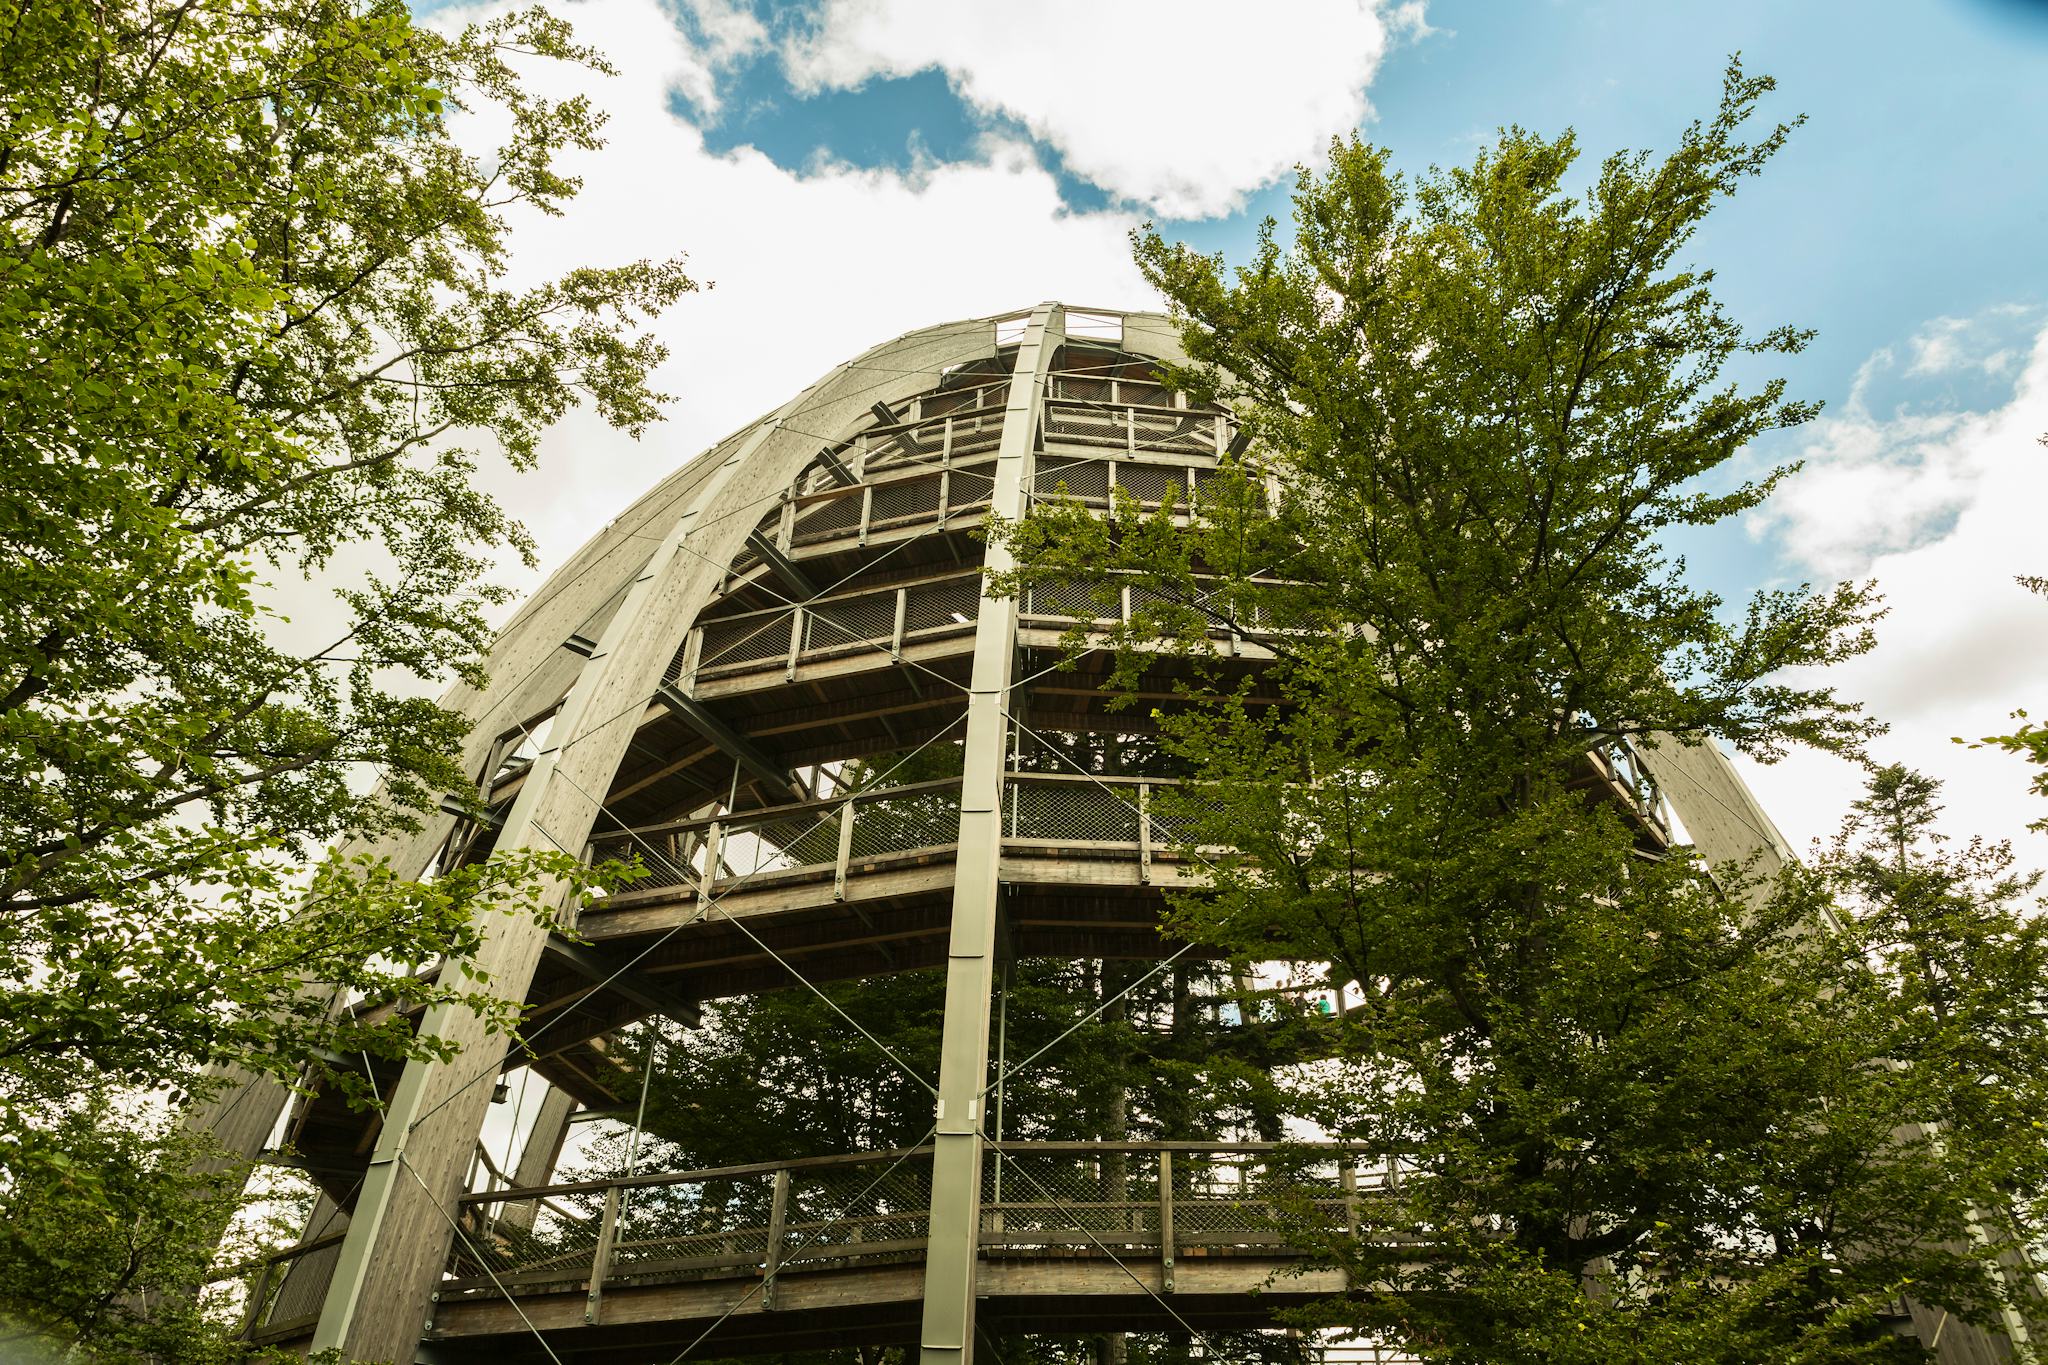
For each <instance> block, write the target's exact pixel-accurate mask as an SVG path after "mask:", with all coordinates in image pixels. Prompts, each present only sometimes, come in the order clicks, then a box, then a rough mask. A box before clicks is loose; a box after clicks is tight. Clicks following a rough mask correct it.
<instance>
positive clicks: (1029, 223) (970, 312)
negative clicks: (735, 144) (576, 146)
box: [445, 0, 1158, 589]
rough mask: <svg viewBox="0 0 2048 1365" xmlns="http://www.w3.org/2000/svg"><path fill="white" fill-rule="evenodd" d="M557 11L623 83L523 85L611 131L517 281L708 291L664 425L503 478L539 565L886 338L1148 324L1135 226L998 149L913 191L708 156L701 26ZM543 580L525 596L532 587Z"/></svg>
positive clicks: (673, 370) (571, 444) (646, 0)
mask: <svg viewBox="0 0 2048 1365" xmlns="http://www.w3.org/2000/svg"><path fill="white" fill-rule="evenodd" d="M700 8H706V7H705V6H703V4H702V0H700ZM565 12H566V14H567V17H568V18H569V19H570V21H571V22H572V23H573V24H574V25H575V28H576V33H577V36H578V38H579V39H580V40H581V41H583V42H586V43H589V44H591V45H593V46H595V47H597V48H598V49H599V50H601V51H602V52H604V53H605V54H606V55H607V56H609V57H610V58H611V60H612V61H613V62H614V63H615V64H616V65H617V66H618V68H619V75H618V76H616V77H614V78H610V79H605V78H599V77H593V76H589V75H588V74H587V73H578V72H567V71H563V70H561V69H559V68H556V67H553V66H552V65H550V66H546V67H541V66H535V67H534V68H532V69H531V71H530V77H529V78H530V80H531V81H532V83H533V84H534V86H535V87H536V88H537V89H541V90H543V91H545V92H547V93H549V94H554V95H559V94H563V93H567V92H568V91H569V90H571V89H582V90H587V91H588V92H589V93H590V95H591V97H592V99H593V101H594V102H595V103H596V104H597V105H598V106H599V107H600V108H603V109H605V110H607V111H609V113H610V115H611V121H610V123H609V124H608V125H607V127H606V135H607V137H608V138H609V143H608V145H607V146H606V147H605V148H604V149H603V150H602V151H600V152H597V153H594V154H590V155H585V156H577V157H574V158H571V159H569V160H568V161H567V162H565V165H564V169H565V170H567V171H568V172H569V173H571V174H575V175H578V176H580V177H582V180H583V192H582V193H581V194H580V195H579V196H578V197H577V198H576V200H575V201H574V202H573V203H572V204H571V205H570V206H569V210H568V212H567V213H566V214H565V215H564V216H562V217H560V218H546V217H541V216H538V215H531V216H524V217H521V218H520V219H518V220H517V221H516V222H515V223H514V224H513V239H512V240H513V244H514V257H513V270H514V272H515V275H516V276H517V277H518V278H519V279H521V280H538V279H541V278H545V277H548V276H551V275H553V274H557V273H559V272H561V271H562V270H564V269H567V268H569V267H572V266H576V265H585V264H592V265H604V264H615V263H619V262H623V261H628V260H633V259H636V258H641V257H667V256H670V255H673V254H675V253H677V252H684V253H687V255H688V267H689V270H690V272H691V274H692V275H693V276H695V277H696V278H698V279H699V280H708V281H715V283H716V287H715V288H713V289H711V290H710V291H708V292H706V293H700V294H695V295H688V296H685V297H684V298H683V299H682V300H681V301H680V302H678V303H677V304H676V305H675V307H674V308H673V309H671V310H670V312H669V314H668V316H666V317H665V318H663V319H662V320H661V321H660V322H659V323H658V324H657V331H658V333H659V335H660V336H661V337H662V339H663V340H665V341H666V342H667V344H668V345H669V347H670V348H671V351H672V355H671V358H670V360H669V361H668V363H667V364H666V365H664V366H663V367H662V369H661V371H660V373H658V374H657V376H656V384H657V387H659V388H662V389H664V390H666V391H668V392H670V393H673V394H675V395H677V401H676V402H675V403H673V404H672V405H671V406H670V408H669V410H668V420H667V421H665V422H663V423H660V424H658V425H657V426H655V427H653V428H652V429H650V431H649V432H648V433H647V435H646V437H645V438H644V439H643V440H642V441H641V442H639V443H637V444H636V443H635V442H633V441H632V440H630V439H628V438H627V437H624V436H622V435H620V434H618V433H617V432H614V431H612V430H611V429H609V428H608V427H606V426H605V425H604V424H603V423H602V422H600V421H599V420H598V419H597V418H596V417H594V416H593V415H591V414H589V413H586V412H579V413H577V414H574V415H572V416H571V417H570V418H569V419H568V420H566V421H564V422H563V423H561V424H560V425H559V426H558V427H557V428H556V429H554V430H553V431H551V432H550V433H549V434H548V436H547V437H546V438H545V440H544V441H543V444H542V450H541V459H540V468H539V470H538V471H536V472H535V473H532V474H528V475H524V476H518V477H509V478H502V479H494V480H493V481H492V483H493V487H494V491H496V492H497V493H498V494H499V495H500V496H501V497H502V498H504V499H505V500H506V502H507V503H508V505H510V506H511V507H512V509H513V511H514V512H515V513H516V514H517V515H519V516H520V517H521V518H522V519H523V520H525V521H526V522H527V524H528V526H529V527H530V528H531V529H532V530H533V531H534V533H535V536H536V538H537V539H538V541H539V543H540V549H541V557H542V560H543V564H544V567H547V568H552V567H553V566H554V565H556V564H559V563H561V562H562V561H563V560H564V559H566V558H567V557H568V555H569V554H570V553H571V552H573V551H574V550H575V549H576V547H577V546H578V545H580V544H581V543H582V542H583V541H584V540H585V539H586V538H588V537H589V536H590V535H591V534H592V533H594V532H595V531H596V530H597V529H598V528H600V527H602V526H603V525H604V524H605V523H606V522H608V521H609V520H611V518H612V517H614V516H616V515H617V514H618V513H619V511H620V510H622V509H623V508H624V507H625V506H626V505H627V504H628V503H629V502H630V501H631V500H632V499H633V498H634V497H636V496H638V495H639V494H640V493H641V492H642V491H644V490H645V489H646V488H648V487H649V486H651V485H652V484H653V483H655V482H656V481H657V480H658V479H660V478H661V477H662V476H663V475H665V474H666V473H668V472H669V471H670V470H672V469H674V468H675V467H676V466H677V465H679V464H681V463H682V462H683V461H684V460H686V459H688V458H689V457H690V456H692V455H695V454H696V453H697V452H698V451H700V450H703V449H704V448H706V447H707V446H709V445H710V444H711V443H712V442H714V441H715V440H717V439H718V438H720V437H722V436H723V435H725V434H726V433H727V432H729V431H731V430H733V429H735V428H737V427H739V426H740V425H742V424H744V423H745V422H747V421H750V420H751V419H753V418H754V417H756V416H758V415H759V414H761V413H762V412H764V411H766V410H768V409H770V408H772V407H774V406H776V405H777V404H779V403H781V402H783V401H784V400H786V399H788V398H789V397H790V396H791V395H792V394H794V393H796V392H797V391H798V390H799V389H801V388H802V387H803V386H804V385H805V384H808V383H809V382H811V381H812V380H813V379H815V378H817V377H818V376H819V375H820V374H822V373H823V372H824V371H825V370H827V369H829V368H830V367H831V366H833V365H835V364H837V363H839V362H840V361H843V360H846V359H848V358H850V357H851V356H854V355H856V354H858V353H859V352H860V351H862V350H864V349H866V348H867V347H869V346H871V345H873V344H875V343H876V342H879V341H884V340H887V339H888V338H890V337H892V336H896V335H899V334H900V333H902V332H905V331H908V330H910V329H912V328H916V327H924V326H929V325H932V324H935V323H940V322H947V321H951V320H953V319H956V318H963V317H973V316H978V315H982V314H988V313H998V312H1003V311H1006V310H1010V309H1016V308H1028V307H1030V306H1032V305H1033V304H1036V303H1038V302H1040V301H1041V300H1044V299H1051V298H1062V299H1068V300H1073V301H1078V302H1086V303H1095V304H1101V305H1104V306H1125V307H1132V308H1144V307H1156V306H1157V302H1158V301H1157V298H1156V296H1154V295H1153V294H1152V293H1151V291H1150V290H1149V289H1148V288H1147V286H1146V285H1145V284H1144V282H1143V281H1142V280H1141V279H1140V278H1139V276H1138V273H1137V270H1136V268H1135V266H1134V265H1133V264H1132V262H1131V257H1130V246H1129V243H1128V241H1127V239H1126V237H1127V234H1128V232H1129V230H1130V228H1131V227H1132V226H1133V223H1134V219H1133V218H1132V217H1131V216H1130V215H1128V214H1122V213H1073V212H1070V211H1068V210H1067V208H1066V207H1065V206H1064V205H1063V204H1062V202H1061V200H1060V196H1059V191H1058V187H1057V185H1056V184H1055V183H1054V180H1053V178H1052V176H1051V175H1050V174H1048V173H1047V171H1046V170H1045V169H1044V167H1043V166H1042V165H1041V164H1040V163H1039V161H1038V159H1037V157H1036V156H1035V154H1034V153H1033V152H1032V151H1031V150H1030V149H1029V148H1027V147H1024V146H1022V145H1020V144H1018V143H1015V142H1006V141H1001V140H991V141H989V142H988V143H986V144H985V145H984V146H983V147H982V148H981V149H980V156H979V158H978V159H977V160H974V161H971V162H963V163H955V164H946V165H930V164H927V165H923V166H920V167H918V168H916V169H915V170H914V171H913V172H912V173H909V174H901V173H897V172H894V171H871V170H858V169H854V168H850V167H846V166H843V165H833V164H822V165H814V166H812V167H809V168H807V169H806V170H805V171H803V172H802V173H797V172H792V171H788V170H785V169H782V168H780V167H777V166H776V165H774V164H773V163H772V162H770V161H769V160H768V159H767V158H766V157H765V156H763V155H761V154H760V153H759V152H756V151H755V150H753V149H752V148H746V147H743V148H740V149H738V150H736V151H734V152H732V153H730V154H728V155H714V154H712V153H710V152H708V151H706V150H705V145H704V139H703V136H702V135H701V133H700V132H699V130H698V128H697V127H695V126H693V125H692V124H691V123H690V122H689V121H688V120H687V119H685V118H683V117H679V116H678V115H677V114H676V113H675V112H674V110H673V109H672V107H671V100H670V96H671V94H672V92H674V91H675V90H676V89H678V88H681V87H683V86H685V85H687V83H688V82H689V81H691V80H693V79H697V78H698V76H699V74H700V73H702V72H703V71H705V70H707V69H708V68H709V67H710V65H711V64H713V62H714V61H715V53H713V52H712V51H711V48H712V46H713V44H712V42H711V40H709V39H707V38H705V37H703V36H702V35H701V34H694V33H693V32H692V31H691V30H692V29H693V28H696V27H698V26H694V25H691V26H679V25H678V24H677V23H676V22H675V16H674V14H673V12H672V11H671V10H670V9H669V8H668V7H667V6H666V5H665V4H664V3H663V0H593V2H592V3H583V4H574V5H569V6H566V7H565ZM467 17H471V16H469V15H465V14H461V13H457V14H453V15H449V16H447V17H446V20H445V21H446V22H449V23H460V22H462V21H463V20H464V19H465V18H467ZM737 41H744V39H741V40H737ZM495 131H497V130H495V129H493V128H492V127H490V126H488V125H487V123H486V122H485V121H484V120H483V119H482V118H481V117H480V116H479V117H476V118H474V119H473V120H472V122H471V123H470V124H469V125H468V126H467V127H465V128H463V129H461V130H460V132H459V135H461V136H462V137H463V138H464V139H465V140H466V141H467V142H469V143H470V144H471V145H472V146H475V147H477V148H478V149H482V148H484V147H486V146H488V145H489V144H490V140H491V138H492V136H493V134H494V132H495ZM533 581H534V580H533V579H532V578H531V577H530V576H526V575H520V576H519V578H518V583H519V586H520V587H521V588H522V589H524V588H526V587H530V586H532V585H533Z"/></svg>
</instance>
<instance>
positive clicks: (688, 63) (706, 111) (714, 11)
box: [671, 0, 768, 118]
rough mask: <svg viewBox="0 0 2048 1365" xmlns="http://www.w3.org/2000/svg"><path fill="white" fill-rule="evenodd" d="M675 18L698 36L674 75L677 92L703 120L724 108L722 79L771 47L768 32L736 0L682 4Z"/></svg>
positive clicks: (684, 0) (697, 0) (681, 1)
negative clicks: (755, 54) (751, 57)
mask: <svg viewBox="0 0 2048 1365" xmlns="http://www.w3.org/2000/svg"><path fill="white" fill-rule="evenodd" d="M676 18H678V19H681V20H684V21H686V22H687V23H688V24H689V26H690V29H691V30H692V31H693V32H694V33H695V34H696V35H697V42H696V43H694V44H690V45H689V46H688V51H687V52H686V53H685V54H684V55H683V56H682V58H681V60H680V61H679V62H678V63H677V65H676V67H675V69H674V70H673V72H672V73H671V79H672V80H673V82H674V84H675V87H676V89H677V90H679V91H681V93H682V95H683V97H684V98H685V99H687V100H689V101H690V105H691V107H692V108H693V109H695V110H696V111H697V113H698V114H699V115H700V116H701V117H704V118H712V117H715V116H716V115H717V113H718V111H719V110H720V108H721V107H722V105H723V102H722V101H721V100H720V99H719V96H718V81H719V77H720V76H722V75H724V74H725V73H726V72H727V71H729V70H731V69H732V68H733V67H734V66H735V65H737V64H738V63H739V62H740V61H741V60H743V59H744V58H747V57H750V56H752V55H753V54H754V53H756V52H759V51H761V50H762V49H763V48H765V47H766V46H767V45H768V29H767V26H766V25H764V24H763V23H762V22H761V21H760V20H759V19H758V18H756V17H755V16H754V12H753V11H752V10H750V9H748V8H747V7H746V6H745V5H744V4H740V3H738V2H737V0H679V3H678V5H677V9H676Z"/></svg>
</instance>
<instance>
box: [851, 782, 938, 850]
mask: <svg viewBox="0 0 2048 1365" xmlns="http://www.w3.org/2000/svg"><path fill="white" fill-rule="evenodd" d="M835 833H836V831H835ZM959 837H960V789H959V788H958V787H951V788H942V789H939V790H935V791H920V792H913V793H906V794H904V795H901V796H890V795H887V794H886V793H884V794H880V795H872V796H867V797H864V798H862V799H860V800H858V801H856V802H854V803H853V833H852V836H851V838H850V840H849V841H848V853H849V856H850V858H851V860H852V861H854V862H863V861H866V860H869V859H874V858H880V857H883V856H886V855H888V854H891V853H908V852H911V851H913V850H920V849H930V848H945V847H949V846H951V845H952V844H953V843H955V842H956V841H958V839H959Z"/></svg>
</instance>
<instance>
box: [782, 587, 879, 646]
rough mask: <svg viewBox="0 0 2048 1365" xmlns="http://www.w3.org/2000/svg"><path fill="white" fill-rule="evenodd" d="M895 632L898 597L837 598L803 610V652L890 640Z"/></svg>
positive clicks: (877, 593)
mask: <svg viewBox="0 0 2048 1365" xmlns="http://www.w3.org/2000/svg"><path fill="white" fill-rule="evenodd" d="M895 629H896V594H895V593H894V592H893V591H891V592H871V593H863V594H861V595H860V596H857V597H835V598H832V599H830V600H828V601H824V602H820V603H818V604H816V605H815V606H811V607H806V608H805V609H804V646H803V647H804V649H805V650H806V651H807V652H808V651H811V650H829V649H843V648H845V647H847V646H849V645H861V644H866V643H868V642H869V641H873V640H887V639H888V638H890V636H891V634H892V633H893V632H894V631H895Z"/></svg>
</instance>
